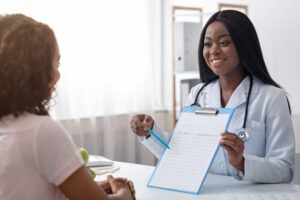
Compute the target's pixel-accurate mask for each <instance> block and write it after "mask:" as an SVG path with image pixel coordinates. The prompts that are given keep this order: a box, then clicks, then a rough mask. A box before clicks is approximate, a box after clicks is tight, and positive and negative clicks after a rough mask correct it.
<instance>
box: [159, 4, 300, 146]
mask: <svg viewBox="0 0 300 200" xmlns="http://www.w3.org/2000/svg"><path fill="white" fill-rule="evenodd" d="M219 3H229V4H243V5H248V16H249V18H250V19H251V21H252V22H253V24H254V26H255V28H256V31H257V33H258V37H259V39H260V43H261V47H262V51H263V55H264V58H265V62H266V64H267V67H268V69H269V72H270V74H271V76H272V77H273V79H274V80H275V81H276V82H277V83H279V84H280V85H281V86H282V87H283V88H284V89H285V90H286V91H287V92H288V94H289V99H290V102H291V107H292V112H293V115H294V124H295V126H294V127H295V129H296V138H297V151H298V152H300V124H298V123H300V120H298V119H299V116H300V90H299V89H298V88H299V86H300V77H299V76H300V62H299V58H300V21H299V19H300V12H299V8H300V1H298V0H222V1H217V0H209V1H208V0H197V1H195V0H164V1H163V11H164V13H163V16H164V22H163V24H164V26H163V27H164V29H163V30H164V33H163V42H164V44H163V45H164V49H163V58H164V60H163V76H164V80H165V84H164V88H163V91H164V95H165V96H164V104H165V105H166V107H167V108H168V109H171V106H172V76H171V75H172V50H171V47H172V41H171V39H172V37H171V22H172V21H171V19H172V18H171V12H172V6H185V7H199V8H202V9H203V12H204V14H205V13H214V12H216V11H218V4H219ZM297 127H298V128H297Z"/></svg>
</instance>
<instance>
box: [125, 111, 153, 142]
mask: <svg viewBox="0 0 300 200" xmlns="http://www.w3.org/2000/svg"><path fill="white" fill-rule="evenodd" d="M153 125H154V120H153V119H152V117H151V116H149V115H144V114H140V115H134V116H133V117H132V119H131V121H130V128H131V130H132V131H133V132H134V133H135V134H136V135H137V136H146V137H147V138H148V137H150V136H151V134H150V133H149V132H148V131H147V128H149V129H151V130H152V128H153Z"/></svg>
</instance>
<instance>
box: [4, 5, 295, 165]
mask: <svg viewBox="0 0 300 200" xmlns="http://www.w3.org/2000/svg"><path fill="white" fill-rule="evenodd" d="M298 7H299V8H300V1H298V0H284V1H283V0H264V1H261V0H222V1H219V0H109V1H97V0H9V1H4V0H0V14H2V15H3V14H12V13H23V14H25V15H27V16H30V17H33V18H34V19H36V20H38V21H41V22H43V23H46V24H48V25H49V26H50V27H51V28H52V29H53V30H54V32H55V34H56V37H57V40H58V44H59V47H60V53H61V65H60V72H61V79H60V81H59V83H58V86H57V91H56V93H55V94H54V97H55V98H54V100H53V101H52V102H51V105H52V109H51V116H52V117H53V118H54V119H55V120H57V121H58V122H59V123H61V124H62V125H63V126H64V127H65V129H66V130H67V131H68V132H69V133H70V135H71V136H72V138H73V139H74V141H75V143H76V145H77V146H78V147H84V148H86V149H87V150H88V151H89V152H90V154H98V155H102V156H106V157H108V158H110V159H113V160H117V161H126V162H132V163H140V164H149V165H153V164H154V163H155V158H154V156H153V155H152V154H151V153H150V152H149V151H148V150H146V149H145V148H144V147H143V146H142V145H141V144H139V142H138V141H137V140H136V137H135V136H134V135H133V134H132V132H131V131H130V128H129V121H130V119H131V117H132V116H133V115H134V114H137V113H147V114H150V115H152V116H153V117H154V119H155V120H156V121H157V122H158V124H159V125H160V126H161V127H162V128H164V129H165V130H166V131H167V132H169V133H171V132H172V130H173V126H174V124H175V122H176V120H177V118H178V114H179V113H180V109H181V108H182V106H184V105H185V101H186V98H187V94H188V93H189V90H190V88H191V87H192V86H193V85H195V84H197V83H198V82H199V81H200V80H199V73H198V63H197V48H198V42H199V35H200V33H201V30H202V26H203V25H204V24H205V22H206V20H207V19H208V18H209V17H210V16H211V15H212V14H213V13H214V12H216V11H218V10H224V9H237V10H240V11H241V12H244V13H245V14H247V15H248V16H249V18H250V19H251V20H252V22H253V24H254V26H255V28H256V30H257V33H258V36H259V39H260V43H261V46H262V50H263V54H264V58H265V61H266V64H267V67H268V69H269V72H270V74H271V76H272V77H273V78H274V79H275V80H276V81H277V82H278V83H279V84H280V85H281V86H282V87H283V88H284V89H285V90H286V91H287V93H288V95H289V99H290V102H291V107H292V117H293V123H294V128H295V132H296V140H297V141H296V145H297V149H296V151H297V152H300V90H299V85H300V78H299V75H300V67H299V61H298V56H299V55H300V40H299V36H300V22H299V18H300V13H299V12H298V10H299V9H298ZM37 51H38V49H37Z"/></svg>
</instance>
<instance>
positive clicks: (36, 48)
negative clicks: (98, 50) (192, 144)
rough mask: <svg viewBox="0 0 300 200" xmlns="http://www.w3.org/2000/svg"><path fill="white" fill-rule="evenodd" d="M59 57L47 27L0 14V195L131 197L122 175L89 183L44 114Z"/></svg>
mask: <svg viewBox="0 0 300 200" xmlns="http://www.w3.org/2000/svg"><path fill="white" fill-rule="evenodd" d="M59 59H60V53H59V49H58V45H57V42H56V39H55V35H54V33H53V31H52V30H51V29H50V28H49V27H48V26H47V25H45V24H42V23H39V22H37V21H35V20H33V19H31V18H29V17H26V16H24V15H21V14H16V15H7V16H4V17H1V18H0V152H1V154H0V160H1V162H0V199H1V200H9V199H12V200H15V199H23V200H27V199H28V200H31V199H49V200H50V199H51V200H52V199H67V198H68V199H89V200H93V199H135V191H134V187H133V183H132V182H131V181H128V180H127V179H125V178H113V177H112V176H108V177H107V180H106V181H103V182H98V183H96V182H94V181H93V179H92V177H91V176H90V175H89V173H88V172H87V170H86V169H85V167H84V164H83V161H82V159H81V157H80V155H79V153H78V152H77V151H76V147H75V145H74V143H73V141H72V139H71V138H70V137H69V135H68V134H67V133H66V132H65V130H64V129H63V128H62V127H61V126H60V125H59V124H58V123H56V122H55V121H54V120H52V119H51V118H50V117H49V114H48V109H49V106H48V103H49V101H50V99H51V93H52V92H53V91H54V90H55V84H56V82H57V81H58V80H59V78H60V74H59V72H58V66H59Z"/></svg>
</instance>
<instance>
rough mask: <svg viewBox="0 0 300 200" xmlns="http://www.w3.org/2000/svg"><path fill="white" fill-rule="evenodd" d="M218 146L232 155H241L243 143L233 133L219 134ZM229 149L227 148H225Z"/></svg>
mask: <svg viewBox="0 0 300 200" xmlns="http://www.w3.org/2000/svg"><path fill="white" fill-rule="evenodd" d="M221 136H222V137H221V139H220V144H221V145H222V146H224V148H225V149H226V150H228V151H232V153H238V154H240V153H243V151H244V142H243V141H242V140H241V139H240V138H239V137H238V136H237V135H235V134H233V133H229V132H227V133H221ZM225 146H227V147H229V148H227V147H225Z"/></svg>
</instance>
